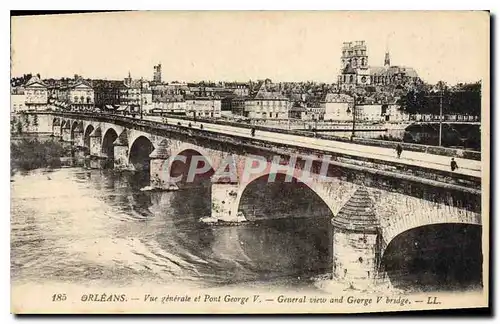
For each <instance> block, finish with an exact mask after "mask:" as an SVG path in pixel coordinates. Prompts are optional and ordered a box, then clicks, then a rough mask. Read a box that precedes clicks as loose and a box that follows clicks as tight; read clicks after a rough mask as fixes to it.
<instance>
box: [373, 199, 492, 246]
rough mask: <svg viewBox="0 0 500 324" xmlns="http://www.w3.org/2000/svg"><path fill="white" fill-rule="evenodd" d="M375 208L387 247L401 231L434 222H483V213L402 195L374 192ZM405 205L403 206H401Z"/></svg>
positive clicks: (477, 223) (473, 223) (479, 223)
mask: <svg viewBox="0 0 500 324" xmlns="http://www.w3.org/2000/svg"><path fill="white" fill-rule="evenodd" d="M375 195H376V200H375V209H376V214H377V215H379V218H380V224H381V227H382V238H383V241H384V245H385V246H387V245H389V244H390V242H391V241H392V240H393V239H394V238H395V237H396V236H398V235H399V234H400V233H403V232H406V231H408V230H411V229H413V228H418V227H422V226H426V225H433V224H453V223H458V224H471V225H481V223H482V220H481V214H480V213H475V212H472V211H469V210H465V209H461V208H458V207H452V206H448V205H443V204H440V203H437V202H431V201H428V200H424V199H419V198H415V197H409V196H406V195H402V194H395V193H384V194H375ZM401 207H403V208H401Z"/></svg>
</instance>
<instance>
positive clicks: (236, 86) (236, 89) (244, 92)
mask: <svg viewBox="0 0 500 324" xmlns="http://www.w3.org/2000/svg"><path fill="white" fill-rule="evenodd" d="M224 88H225V89H227V90H230V91H232V92H233V93H234V94H235V95H237V96H238V97H246V96H248V95H249V94H250V90H249V88H248V84H246V83H241V82H226V83H225V84H224Z"/></svg>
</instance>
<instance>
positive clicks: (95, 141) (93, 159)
mask: <svg viewBox="0 0 500 324" xmlns="http://www.w3.org/2000/svg"><path fill="white" fill-rule="evenodd" d="M89 137H90V147H89V154H90V162H89V164H90V168H92V169H102V168H103V167H104V163H105V160H106V158H105V157H103V155H102V153H101V129H100V128H96V129H94V130H93V131H92V133H90V135H89Z"/></svg>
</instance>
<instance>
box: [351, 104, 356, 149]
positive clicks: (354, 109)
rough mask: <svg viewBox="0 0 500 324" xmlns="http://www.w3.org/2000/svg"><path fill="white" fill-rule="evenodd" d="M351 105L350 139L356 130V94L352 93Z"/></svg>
mask: <svg viewBox="0 0 500 324" xmlns="http://www.w3.org/2000/svg"><path fill="white" fill-rule="evenodd" d="M352 98H353V105H352V134H351V141H352V140H353V139H354V136H355V132H356V96H355V95H353V96H352Z"/></svg>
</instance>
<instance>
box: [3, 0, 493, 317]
mask: <svg viewBox="0 0 500 324" xmlns="http://www.w3.org/2000/svg"><path fill="white" fill-rule="evenodd" d="M329 2H330V1H328V2H327V1H317V0H307V1H304V0H302V1H298V0H287V1H283V2H281V1H279V2H278V1H276V2H273V3H271V2H270V1H269V0H267V1H266V0H252V1H245V2H236V1H228V0H226V1H224V0H211V1H203V0H198V1H193V0H189V1H188V0H182V1H177V2H171V3H168V4H165V3H162V2H160V1H146V0H141V1H136V0H135V1H134V0H121V1H116V2H105V1H102V0H86V1H83V2H82V1H78V2H66V1H57V0H45V1H43V2H40V1H16V2H14V3H13V4H14V5H15V9H16V10H34V9H42V8H43V9H44V10H60V9H65V10H84V9H87V10H91V9H92V10H116V6H117V5H119V6H120V7H121V8H124V9H125V10H194V9H196V10H229V9H232V10H443V9H444V10H487V9H490V10H491V12H492V13H493V14H495V13H496V14H498V13H499V12H500V10H498V7H499V2H498V1H493V0H491V1H481V0H475V1H467V2H466V1H456V0H455V1H453V2H451V1H450V2H442V3H438V2H437V1H432V0H419V1H415V2H413V1H412V2H403V1H369V0H365V1H344V2H337V3H334V4H332V3H329ZM10 4H11V2H6V1H3V2H2V4H1V5H2V7H6V6H8V5H10ZM2 9H7V10H11V9H12V8H8V7H6V8H2ZM7 10H2V12H3V15H2V17H1V27H3V28H2V30H3V31H4V32H3V33H1V37H2V38H3V39H2V51H1V55H2V57H1V62H3V63H4V64H3V65H2V66H3V69H4V72H5V73H4V77H3V78H1V82H2V89H3V91H2V96H1V98H2V107H3V111H2V112H3V113H4V114H5V118H2V119H0V122H1V123H3V125H2V127H0V131H1V132H2V135H3V136H2V140H1V141H0V143H1V145H2V146H1V147H0V150H1V151H0V152H3V154H4V155H5V157H4V158H3V159H2V160H1V163H2V170H3V172H2V173H0V174H1V177H2V178H1V182H0V183H1V185H2V187H1V190H2V195H1V196H0V197H1V198H0V199H2V202H1V203H0V206H1V208H2V209H3V213H1V217H2V218H3V222H4V223H3V224H2V226H1V230H2V231H4V232H3V235H1V236H0V237H1V239H2V249H1V256H2V260H3V261H4V262H3V264H4V266H3V267H2V276H1V278H2V281H1V285H2V290H1V291H2V292H3V296H4V297H3V298H2V299H1V300H2V301H3V302H2V304H3V308H2V312H1V317H2V319H1V323H13V322H14V321H15V320H16V318H14V317H13V316H12V315H9V313H10V296H9V295H10V240H9V239H10V217H9V215H10V208H9V206H10V185H9V183H10V182H9V179H8V178H7V167H8V164H9V160H8V159H7V156H6V155H7V153H6V152H8V150H9V145H10V143H9V122H8V120H9V118H8V114H9V107H10V103H9V100H10V98H9V97H10V96H9V92H8V89H9V87H10V85H9V79H10V77H9V78H7V75H9V76H10V64H9V65H8V64H7V62H9V61H10V36H9V34H7V33H6V32H5V31H6V30H7V29H8V30H10V16H8V15H7ZM497 23H498V22H497ZM493 35H494V37H495V41H496V42H498V34H497V33H494V34H493ZM496 42H495V43H496ZM497 57H498V56H497V55H495V58H497ZM492 60H493V57H492ZM494 72H496V69H495V71H494ZM492 81H493V79H492ZM492 84H493V85H497V87H498V84H497V83H496V82H494V81H493V82H492ZM494 90H495V89H493V88H492V89H491V91H494ZM493 95H494V98H495V100H494V102H498V96H497V94H496V93H493ZM499 116H500V114H499V113H496V114H495V120H494V121H495V122H497V123H493V124H492V132H493V129H494V128H495V127H493V125H496V124H500V123H498V121H499V118H500V117H499ZM495 143H496V145H495V149H496V150H498V149H499V148H500V144H499V142H498V141H495ZM499 163H500V162H499ZM495 166H496V165H495ZM492 167H494V166H493V165H492ZM499 197H500V194H499V193H497V192H495V198H497V199H494V198H493V197H492V201H499V199H498V198H499ZM493 211H494V210H492V212H493ZM495 223H496V224H495V230H498V226H499V225H498V224H499V223H500V222H499V221H498V220H497V221H496V222H495ZM496 232H498V231H495V233H496ZM498 259H499V253H498V249H496V252H495V260H498ZM495 270H497V271H495V272H492V273H491V275H495V273H498V269H495ZM495 283H496V286H495V291H497V292H498V290H497V289H496V287H497V286H498V278H497V280H495ZM496 296H497V298H496V302H495V304H496V305H495V306H498V294H496ZM31 297H34V296H31ZM124 319H125V320H126V318H112V319H111V318H107V319H104V318H86V319H81V318H77V319H75V318H64V319H59V320H58V321H59V322H63V323H66V322H76V321H79V322H83V323H94V324H97V323H105V322H110V321H116V322H118V321H122V320H124ZM148 319H149V318H143V319H142V318H141V319H139V318H130V319H129V320H133V321H134V322H139V323H141V322H145V321H146V320H148ZM200 319H201V318H198V317H197V318H191V319H189V320H187V319H184V320H183V321H186V320H187V321H188V322H189V321H192V322H195V321H198V320H200ZM351 319H352V318H351ZM35 320H36V321H40V320H44V321H48V322H51V321H53V320H54V319H53V318H45V319H43V318H42V319H40V318H38V319H34V318H29V319H24V320H23V322H25V323H31V322H34V321H35ZM159 320H167V321H169V322H171V321H179V319H176V318H165V319H159ZM214 320H217V321H221V320H226V321H228V320H229V321H234V320H235V318H226V319H223V318H220V317H219V318H214ZM253 320H258V321H267V320H270V319H262V318H254V319H253ZM272 320H273V321H276V320H286V321H288V320H290V319H289V318H286V319H285V318H284V319H278V318H273V319H272ZM299 320H305V321H308V320H309V319H306V318H300V319H299ZM317 320H319V319H317ZM321 320H322V321H325V322H326V321H329V322H331V321H335V322H343V321H347V320H346V319H345V318H344V319H341V318H338V317H332V318H322V319H321ZM359 320H363V321H364V320H365V318H364V317H361V318H360V319H359ZM370 320H374V319H370ZM376 320H378V321H385V320H386V319H380V318H379V319H376ZM415 320H422V318H419V317H418V316H416V317H415ZM437 320H438V319H430V318H426V319H425V321H426V322H427V321H429V322H432V321H437Z"/></svg>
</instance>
